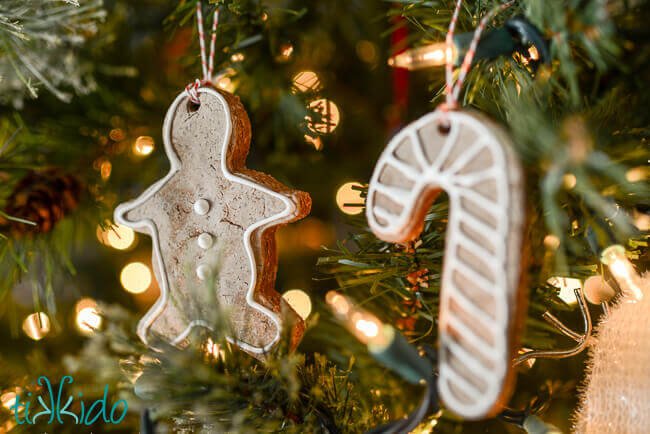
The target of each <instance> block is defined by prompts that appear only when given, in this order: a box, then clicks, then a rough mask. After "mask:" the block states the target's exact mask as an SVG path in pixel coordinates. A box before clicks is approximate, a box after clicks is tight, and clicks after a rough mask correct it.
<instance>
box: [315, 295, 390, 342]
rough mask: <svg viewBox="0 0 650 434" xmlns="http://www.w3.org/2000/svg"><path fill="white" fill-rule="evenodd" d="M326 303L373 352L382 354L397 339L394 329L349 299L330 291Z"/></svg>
mask: <svg viewBox="0 0 650 434" xmlns="http://www.w3.org/2000/svg"><path fill="white" fill-rule="evenodd" d="M325 301H326V302H327V303H328V304H329V305H330V306H331V308H332V310H333V312H334V314H335V315H336V317H337V318H339V320H341V321H343V322H344V324H345V326H346V328H347V329H348V330H350V332H351V333H352V334H353V335H354V336H355V337H356V338H357V339H359V341H361V342H362V343H364V344H366V345H367V346H368V349H369V350H371V351H373V352H380V351H381V350H383V349H385V348H387V347H388V345H390V343H391V342H392V341H393V339H394V337H395V332H394V329H393V328H392V327H391V326H387V325H384V323H382V322H381V321H380V320H379V318H377V317H376V316H374V315H373V314H371V313H370V312H366V311H365V310H363V309H361V308H359V307H358V306H355V305H354V304H353V303H352V301H350V300H349V299H348V298H347V297H345V296H343V295H341V294H338V293H336V292H334V291H330V292H329V293H327V295H326V296H325Z"/></svg>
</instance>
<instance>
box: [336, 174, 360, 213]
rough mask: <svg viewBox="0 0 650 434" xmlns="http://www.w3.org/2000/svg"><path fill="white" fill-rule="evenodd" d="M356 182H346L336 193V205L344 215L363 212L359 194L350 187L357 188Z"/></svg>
mask: <svg viewBox="0 0 650 434" xmlns="http://www.w3.org/2000/svg"><path fill="white" fill-rule="evenodd" d="M359 186H360V184H359V183H358V182H347V183H345V184H343V185H342V186H341V187H339V189H338V191H337V192H336V204H337V205H338V207H339V209H340V210H341V211H343V212H344V213H345V214H349V215H355V214H360V213H361V212H363V207H362V206H361V204H363V199H362V198H361V192H360V191H359V190H354V189H353V188H352V187H359Z"/></svg>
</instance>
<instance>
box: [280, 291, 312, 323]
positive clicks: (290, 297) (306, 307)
mask: <svg viewBox="0 0 650 434" xmlns="http://www.w3.org/2000/svg"><path fill="white" fill-rule="evenodd" d="M282 298H283V299H284V301H286V302H287V303H288V304H289V306H291V307H292V308H293V310H295V311H296V313H297V314H298V315H299V316H300V318H302V319H307V317H308V316H309V314H310V313H311V308H312V306H311V298H309V295H307V293H306V292H305V291H303V290H301V289H291V290H289V291H287V292H285V293H284V294H282Z"/></svg>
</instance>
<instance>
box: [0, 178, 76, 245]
mask: <svg viewBox="0 0 650 434" xmlns="http://www.w3.org/2000/svg"><path fill="white" fill-rule="evenodd" d="M81 192H82V185H81V182H79V180H78V179H77V178H76V177H74V176H73V175H71V174H66V173H65V172H64V171H63V169H61V168H58V167H46V168H43V169H38V170H32V171H30V172H29V173H27V175H25V177H24V178H23V179H22V180H21V181H20V182H19V183H18V184H17V185H16V188H14V191H13V192H12V193H11V195H10V196H9V198H8V199H7V200H8V202H7V206H6V207H5V209H4V210H3V211H4V212H5V213H6V214H7V215H9V216H11V217H18V218H21V219H24V220H29V221H31V222H34V223H36V226H33V225H28V224H25V223H19V222H16V221H12V220H7V219H5V218H2V217H0V229H8V230H9V231H10V232H11V233H12V234H14V235H16V236H22V235H25V234H35V233H41V234H42V233H46V232H49V231H50V230H52V228H54V225H56V223H57V222H58V221H59V220H61V219H62V218H64V217H65V216H66V215H68V214H69V213H70V212H71V211H72V210H74V209H75V208H76V207H77V205H78V203H79V198H80V196H81Z"/></svg>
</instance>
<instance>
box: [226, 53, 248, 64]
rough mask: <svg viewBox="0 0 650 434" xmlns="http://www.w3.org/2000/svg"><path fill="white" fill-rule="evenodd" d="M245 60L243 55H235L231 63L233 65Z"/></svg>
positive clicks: (231, 57) (231, 58)
mask: <svg viewBox="0 0 650 434" xmlns="http://www.w3.org/2000/svg"><path fill="white" fill-rule="evenodd" d="M244 59H245V57H244V54H243V53H235V54H233V55H232V56H230V61H231V62H233V63H237V62H241V61H242V60H244Z"/></svg>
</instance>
